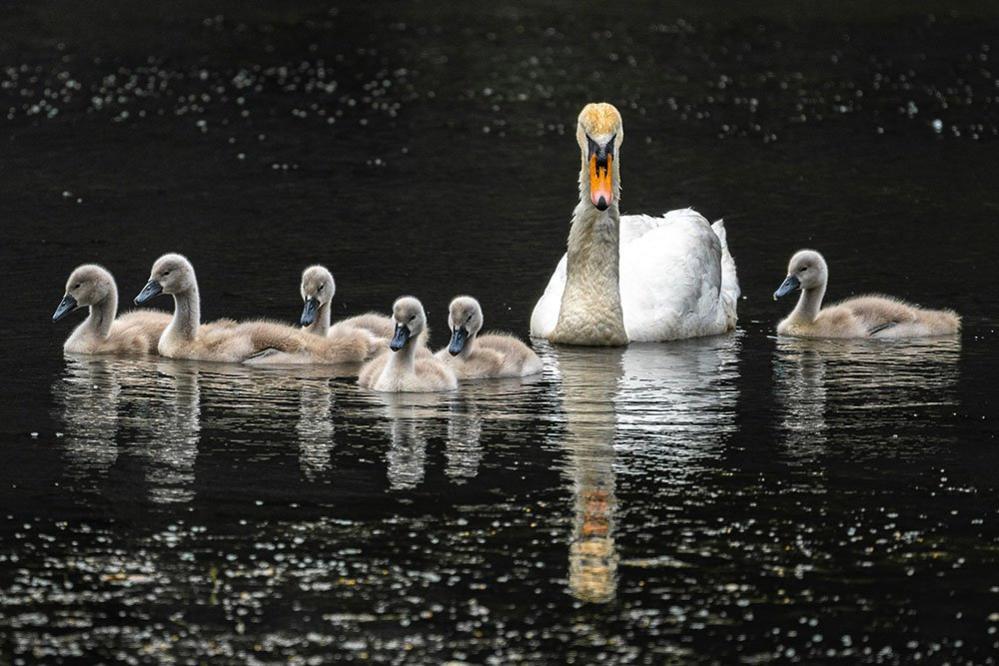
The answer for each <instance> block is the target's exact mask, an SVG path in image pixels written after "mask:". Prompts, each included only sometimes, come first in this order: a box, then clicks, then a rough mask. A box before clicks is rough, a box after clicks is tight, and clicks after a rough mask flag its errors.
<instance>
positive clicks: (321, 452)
mask: <svg viewBox="0 0 999 666" xmlns="http://www.w3.org/2000/svg"><path fill="white" fill-rule="evenodd" d="M301 381H302V387H301V390H300V393H299V408H298V413H299V418H298V423H297V424H296V426H295V430H296V431H297V432H298V464H299V468H300V469H301V470H302V474H303V475H304V476H305V478H306V479H308V480H309V481H316V480H317V479H318V478H320V477H321V476H322V475H323V473H325V472H327V471H329V469H330V466H331V461H330V456H331V454H332V452H333V445H334V442H333V433H334V425H333V389H332V388H331V387H330V384H329V381H328V380H326V379H320V380H306V379H303V380H301Z"/></svg>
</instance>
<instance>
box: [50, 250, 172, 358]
mask: <svg viewBox="0 0 999 666" xmlns="http://www.w3.org/2000/svg"><path fill="white" fill-rule="evenodd" d="M79 308H89V309H90V314H89V315H88V316H87V318H86V319H85V320H83V323H82V324H80V325H79V326H77V327H76V328H75V329H73V332H72V333H70V335H69V337H68V338H66V342H65V343H64V344H63V351H65V352H67V353H71V354H73V353H75V354H146V353H149V352H155V351H156V341H157V340H158V339H159V337H160V334H161V333H162V332H163V329H165V328H166V327H167V324H169V323H170V315H169V314H167V313H166V312H160V311H158V310H133V311H131V312H126V313H125V314H123V315H121V316H120V317H117V318H116V315H117V313H118V286H117V285H116V284H115V281H114V277H112V276H111V273H110V272H108V270H107V269H105V268H103V267H102V266H98V265H96V264H83V265H82V266H78V267H77V268H76V269H74V270H73V272H72V273H71V274H70V276H69V279H68V280H67V281H66V293H65V295H64V296H63V297H62V301H60V302H59V307H58V308H56V311H55V313H54V314H53V315H52V321H54V322H56V321H60V320H61V319H63V318H64V317H66V316H68V315H69V313H71V312H73V311H74V310H77V309H79Z"/></svg>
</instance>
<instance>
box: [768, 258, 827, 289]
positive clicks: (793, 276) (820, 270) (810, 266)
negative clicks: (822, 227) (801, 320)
mask: <svg viewBox="0 0 999 666" xmlns="http://www.w3.org/2000/svg"><path fill="white" fill-rule="evenodd" d="M827 279H829V269H828V267H827V266H826V260H825V259H823V258H822V255H821V254H819V253H818V252H816V251H815V250H799V251H798V252H795V253H794V256H793V257H791V261H790V262H789V263H788V265H787V277H786V278H785V279H784V282H783V283H781V285H780V287H778V288H777V291H775V292H774V300H775V301H776V300H777V299H778V298H780V297H781V296H784V295H786V294H789V293H791V292H792V291H794V290H795V289H805V290H808V289H815V288H817V287H822V286H824V285H825V284H826V280H827Z"/></svg>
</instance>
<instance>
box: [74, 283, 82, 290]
mask: <svg viewBox="0 0 999 666" xmlns="http://www.w3.org/2000/svg"><path fill="white" fill-rule="evenodd" d="M82 286H83V284H81V283H80V282H77V283H76V284H74V285H73V289H79V288H80V287H82Z"/></svg>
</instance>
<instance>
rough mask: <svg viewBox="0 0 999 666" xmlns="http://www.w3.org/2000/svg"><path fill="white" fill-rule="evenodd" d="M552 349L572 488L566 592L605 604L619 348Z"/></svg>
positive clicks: (613, 567) (611, 564)
mask: <svg viewBox="0 0 999 666" xmlns="http://www.w3.org/2000/svg"><path fill="white" fill-rule="evenodd" d="M551 353H552V354H553V355H554V356H555V358H556V361H557V372H558V374H559V375H560V376H561V380H562V385H561V387H562V407H563V410H564V412H565V418H566V436H565V440H564V442H563V446H564V447H565V449H566V452H567V454H568V464H567V465H566V470H565V473H566V475H567V476H569V477H570V480H571V482H572V491H573V505H574V518H573V527H572V542H571V543H570V545H569V590H570V592H571V593H572V595H573V596H575V597H576V598H577V599H580V600H582V601H588V602H591V603H606V602H608V601H611V600H613V599H614V596H615V595H616V593H617V564H618V555H617V549H616V546H615V543H614V513H615V510H616V508H617V499H616V498H615V495H614V486H615V477H614V435H615V432H616V430H617V419H616V415H615V412H614V397H615V395H616V393H617V390H618V382H619V380H620V377H621V356H622V350H620V349H599V350H597V349H594V350H579V349H569V348H560V349H552V350H551Z"/></svg>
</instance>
